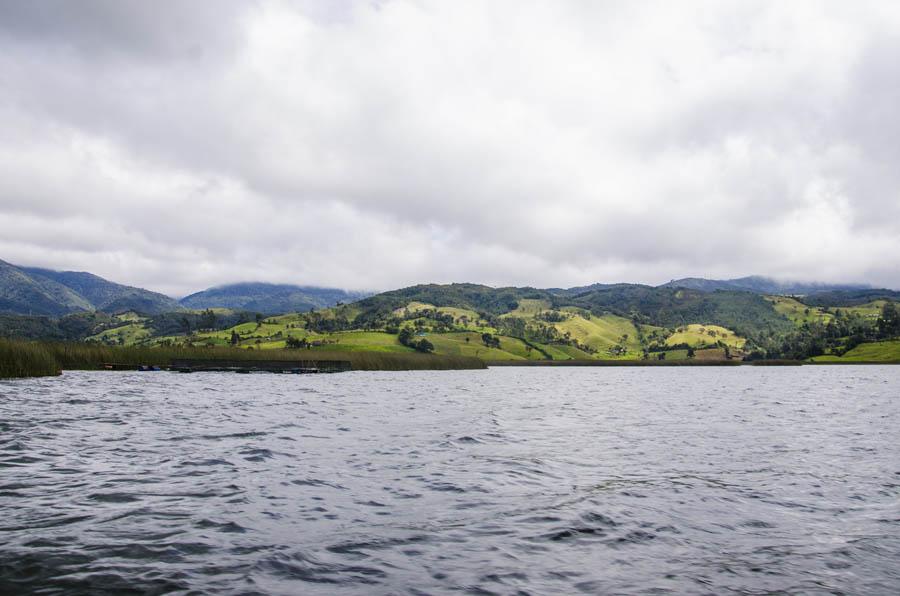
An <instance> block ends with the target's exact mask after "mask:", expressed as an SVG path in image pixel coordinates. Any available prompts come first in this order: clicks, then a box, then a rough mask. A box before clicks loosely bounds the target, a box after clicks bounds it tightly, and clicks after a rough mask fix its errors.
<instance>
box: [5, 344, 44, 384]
mask: <svg viewBox="0 0 900 596" xmlns="http://www.w3.org/2000/svg"><path fill="white" fill-rule="evenodd" d="M58 374H59V364H58V363H57V362H56V358H54V357H53V353H52V352H51V351H50V350H48V349H47V347H46V346H45V345H42V344H35V343H30V342H24V341H10V340H6V339H0V379H10V378H17V377H46V376H51V375H58Z"/></svg>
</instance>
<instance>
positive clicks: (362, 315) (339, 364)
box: [0, 284, 900, 377]
mask: <svg viewBox="0 0 900 596" xmlns="http://www.w3.org/2000/svg"><path fill="white" fill-rule="evenodd" d="M0 289H2V288H0ZM0 302H2V301H0ZM0 337H3V338H9V339H6V340H4V341H5V342H6V343H5V344H4V348H3V353H2V354H3V355H0V359H2V360H3V362H2V363H0V366H2V368H0V371H2V372H0V376H5V377H13V376H16V377H18V376H30V375H47V374H57V373H58V372H59V371H61V370H66V369H97V368H104V365H111V366H108V367H106V368H114V369H128V368H133V369H137V368H139V367H140V366H144V367H148V368H176V369H177V368H179V366H178V365H177V364H175V361H186V360H198V359H199V360H201V361H203V363H204V364H202V365H199V366H198V370H199V369H204V370H212V369H216V370H238V371H242V372H243V371H246V372H256V371H264V370H269V371H271V370H279V369H280V370H281V371H282V372H284V371H297V372H299V371H301V369H303V370H308V371H309V372H315V371H318V372H325V371H336V370H341V371H343V370H447V369H471V368H485V367H486V366H738V365H741V364H757V365H779V364H781V365H785V364H796V363H816V364H819V363H821V364H826V363H842V364H843V363H846V364H866V363H900V292H898V291H893V290H840V291H838V290H834V291H828V292H817V293H813V294H810V295H806V296H785V295H762V294H756V293H753V292H747V291H734V290H719V289H717V290H715V291H702V290H696V289H693V290H692V289H689V288H682V287H668V286H660V287H650V286H640V285H634V284H612V285H596V286H587V287H583V288H571V289H568V290H565V289H544V290H542V289H535V288H492V287H489V286H483V285H478V284H445V285H439V284H425V285H418V286H412V287H409V288H403V289H400V290H392V291H389V292H383V293H381V294H376V295H373V296H369V297H367V298H363V299H361V300H357V301H356V302H350V303H346V304H345V303H343V302H337V303H335V304H334V305H333V306H329V307H325V308H314V309H310V310H302V311H293V312H285V313H283V314H268V315H267V314H265V313H262V312H253V311H245V310H233V309H229V308H224V307H216V308H207V309H206V310H203V311H190V310H185V309H182V310H179V311H174V312H163V313H156V314H153V313H149V312H143V311H140V310H122V309H120V308H116V309H113V311H112V312H103V311H85V312H77V313H70V314H67V315H65V316H62V317H59V318H56V319H51V318H47V317H36V316H32V315H30V314H29V315H24V314H2V313H0ZM12 338H15V339H12ZM16 342H19V343H16ZM29 342H30V343H29ZM212 360H218V361H219V362H217V363H213V362H211V361H212ZM266 362H268V364H266ZM207 363H208V364H207ZM229 363H230V364H229ZM245 363H253V364H245ZM180 368H182V369H185V370H187V369H190V368H191V367H189V366H183V367H180Z"/></svg>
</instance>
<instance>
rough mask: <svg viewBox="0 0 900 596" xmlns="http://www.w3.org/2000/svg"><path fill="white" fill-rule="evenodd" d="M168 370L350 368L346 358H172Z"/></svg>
mask: <svg viewBox="0 0 900 596" xmlns="http://www.w3.org/2000/svg"><path fill="white" fill-rule="evenodd" d="M169 369H170V370H176V371H178V372H236V373H242V374H249V373H277V374H294V375H302V374H316V373H335V372H346V371H349V370H352V369H353V367H352V366H351V365H350V362H349V361H346V360H201V359H183V360H173V361H172V362H171V364H170V365H169Z"/></svg>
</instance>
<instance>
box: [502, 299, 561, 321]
mask: <svg viewBox="0 0 900 596" xmlns="http://www.w3.org/2000/svg"><path fill="white" fill-rule="evenodd" d="M547 310H550V301H548V300H535V299H532V298H523V299H522V300H519V306H517V307H516V309H515V310H511V311H509V312H508V313H506V314H504V315H501V316H504V317H521V318H523V319H530V318H533V317H534V316H535V315H537V314H538V313H540V312H542V311H547Z"/></svg>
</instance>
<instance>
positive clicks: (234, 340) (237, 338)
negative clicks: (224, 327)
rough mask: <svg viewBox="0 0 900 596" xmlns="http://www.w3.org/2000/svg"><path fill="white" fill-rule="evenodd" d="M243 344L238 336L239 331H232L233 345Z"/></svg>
mask: <svg viewBox="0 0 900 596" xmlns="http://www.w3.org/2000/svg"><path fill="white" fill-rule="evenodd" d="M239 343H241V336H240V335H238V333H237V331H235V330H234V329H232V330H231V345H233V346H236V345H238V344H239Z"/></svg>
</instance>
